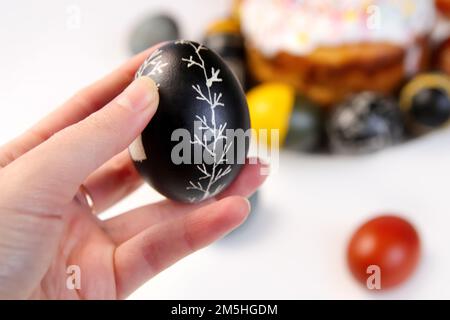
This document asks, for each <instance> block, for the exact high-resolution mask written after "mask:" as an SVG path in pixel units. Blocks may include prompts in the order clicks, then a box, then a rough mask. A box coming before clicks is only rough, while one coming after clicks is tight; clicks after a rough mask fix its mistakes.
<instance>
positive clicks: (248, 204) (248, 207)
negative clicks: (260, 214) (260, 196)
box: [244, 198, 252, 213]
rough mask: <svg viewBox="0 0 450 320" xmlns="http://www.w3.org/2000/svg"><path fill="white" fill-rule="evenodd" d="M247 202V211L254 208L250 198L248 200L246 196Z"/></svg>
mask: <svg viewBox="0 0 450 320" xmlns="http://www.w3.org/2000/svg"><path fill="white" fill-rule="evenodd" d="M244 199H245V201H246V204H247V213H249V212H250V210H252V204H251V203H250V200H248V199H247V198H244Z"/></svg>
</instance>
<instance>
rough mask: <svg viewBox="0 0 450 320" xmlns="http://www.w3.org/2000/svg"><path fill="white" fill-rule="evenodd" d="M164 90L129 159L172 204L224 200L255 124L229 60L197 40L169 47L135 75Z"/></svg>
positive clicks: (161, 90)
mask: <svg viewBox="0 0 450 320" xmlns="http://www.w3.org/2000/svg"><path fill="white" fill-rule="evenodd" d="M140 76H148V77H150V78H152V79H153V80H154V81H155V83H156V84H157V86H158V87H159V95H160V102H159V106H158V110H157V112H156V114H155V116H154V117H153V119H152V121H151V122H150V123H149V125H148V126H147V127H146V128H145V129H144V131H143V132H142V134H141V136H139V137H138V138H137V139H136V141H134V142H133V144H132V145H131V146H130V148H129V151H130V155H131V157H132V159H133V161H134V163H135V166H136V168H137V170H138V171H139V173H140V174H141V176H142V177H144V179H145V180H146V181H147V182H149V183H150V184H151V185H152V186H153V187H154V188H155V189H156V190H157V191H158V192H160V193H161V194H163V195H164V196H166V197H167V198H170V199H172V200H176V201H181V202H199V201H203V200H206V199H208V198H210V197H212V196H215V195H217V194H219V193H220V192H221V191H222V190H224V189H225V188H226V187H227V186H228V185H229V184H230V183H231V182H232V181H233V180H234V179H235V178H236V177H237V175H238V174H239V171H240V169H241V168H242V165H243V164H244V163H245V159H246V157H247V152H248V147H249V140H250V130H249V128H250V118H249V112H248V107H247V102H246V98H245V94H244V92H243V91H242V88H241V86H240V84H239V82H238V80H237V79H236V77H235V76H234V75H233V73H232V71H231V70H230V69H229V68H228V67H227V65H226V64H225V62H224V61H223V60H222V59H221V58H220V57H219V56H218V55H217V54H216V53H214V52H213V51H211V50H209V49H208V48H206V47H204V46H203V45H200V44H198V43H195V42H190V41H176V42H171V43H168V44H166V45H164V46H162V47H160V48H159V49H158V50H156V51H155V52H153V54H152V55H151V56H150V57H149V58H147V60H146V61H145V62H144V64H143V65H142V66H141V67H140V69H139V70H138V72H137V73H136V77H140Z"/></svg>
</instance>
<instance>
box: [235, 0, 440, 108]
mask: <svg viewBox="0 0 450 320" xmlns="http://www.w3.org/2000/svg"><path fill="white" fill-rule="evenodd" d="M435 17H436V8H435V5H434V2H433V1H428V0H426V1H424V0H346V1H334V0H242V1H240V8H239V18H240V22H241V28H242V32H243V35H244V37H245V39H246V51H247V56H248V64H249V69H250V73H251V76H252V77H253V78H254V80H256V81H257V82H264V81H282V82H286V83H289V84H291V85H294V86H295V87H296V88H297V89H298V90H299V92H301V93H303V94H304V95H306V96H307V97H309V98H310V99H312V100H313V101H315V102H317V103H319V104H322V105H331V104H335V103H337V102H340V101H342V100H343V99H344V98H345V97H347V96H348V95H349V94H351V93H354V92H360V91H364V90H371V91H377V92H380V93H384V94H389V93H391V92H393V91H394V90H395V89H397V88H398V87H399V85H400V84H401V83H402V81H404V79H405V77H406V76H408V75H412V74H414V73H417V72H419V71H421V70H423V69H424V68H425V67H426V65H427V60H428V49H427V48H428V46H429V45H428V38H429V34H430V32H431V31H432V29H433V27H434V24H435Z"/></svg>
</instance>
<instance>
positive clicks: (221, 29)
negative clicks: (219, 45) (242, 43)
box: [206, 18, 241, 35]
mask: <svg viewBox="0 0 450 320" xmlns="http://www.w3.org/2000/svg"><path fill="white" fill-rule="evenodd" d="M240 29H241V27H240V24H239V20H236V19H233V18H225V19H222V20H216V21H214V22H212V23H211V24H210V25H209V26H208V28H207V29H206V35H212V34H218V33H231V34H239V33H240Z"/></svg>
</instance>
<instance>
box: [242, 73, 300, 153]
mask: <svg viewBox="0 0 450 320" xmlns="http://www.w3.org/2000/svg"><path fill="white" fill-rule="evenodd" d="M247 101H248V107H249V109H250V117H251V119H252V128H253V129H254V130H255V131H256V137H257V138H258V137H265V134H263V133H264V132H267V140H264V141H259V142H260V143H267V145H268V146H272V145H273V142H272V135H271V132H272V130H278V138H279V140H278V141H276V142H275V143H277V145H280V146H282V145H283V144H284V142H285V139H286V136H287V133H288V129H289V120H290V117H291V113H292V109H293V107H294V102H295V89H294V88H293V87H292V86H290V85H287V84H284V83H279V82H266V83H263V84H260V85H258V86H256V87H254V88H252V89H251V90H250V91H249V92H247Z"/></svg>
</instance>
